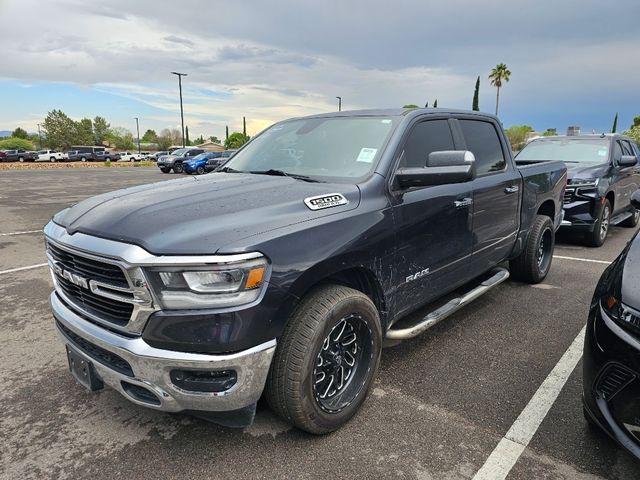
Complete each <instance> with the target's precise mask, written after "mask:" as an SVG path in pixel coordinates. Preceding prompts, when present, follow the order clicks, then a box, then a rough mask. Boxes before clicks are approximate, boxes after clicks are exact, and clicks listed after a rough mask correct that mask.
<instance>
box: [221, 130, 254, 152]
mask: <svg viewBox="0 0 640 480" xmlns="http://www.w3.org/2000/svg"><path fill="white" fill-rule="evenodd" d="M249 138H250V137H248V136H247V135H245V134H244V133H242V132H233V133H232V134H231V135H229V138H227V139H226V140H225V142H224V148H227V149H229V148H240V147H241V146H242V145H244V144H245V143H247V142H248V141H249Z"/></svg>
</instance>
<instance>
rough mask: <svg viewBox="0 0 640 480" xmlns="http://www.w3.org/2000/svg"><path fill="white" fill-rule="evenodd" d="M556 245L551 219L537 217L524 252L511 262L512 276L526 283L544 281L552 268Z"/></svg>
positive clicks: (542, 216)
mask: <svg viewBox="0 0 640 480" xmlns="http://www.w3.org/2000/svg"><path fill="white" fill-rule="evenodd" d="M555 243H556V236H555V231H554V229H553V222H552V221H551V218H549V217H547V216H546V215H536V216H535V217H534V219H533V224H532V225H531V230H529V235H528V236H527V241H526V243H525V245H524V248H523V250H522V252H521V253H520V255H519V256H518V257H516V258H514V259H513V260H511V261H510V262H509V271H510V273H511V276H512V277H513V278H514V279H516V280H519V281H521V282H526V283H540V282H541V281H543V280H544V279H545V277H546V276H547V274H548V273H549V269H550V268H551V261H552V259H553V249H554V248H555Z"/></svg>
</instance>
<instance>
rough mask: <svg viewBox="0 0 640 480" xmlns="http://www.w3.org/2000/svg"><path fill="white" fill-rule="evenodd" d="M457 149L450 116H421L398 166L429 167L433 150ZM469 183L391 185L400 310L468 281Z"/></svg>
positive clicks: (469, 235) (469, 253)
mask: <svg viewBox="0 0 640 480" xmlns="http://www.w3.org/2000/svg"><path fill="white" fill-rule="evenodd" d="M431 118H433V117H431ZM455 149H456V144H455V142H454V137H453V133H452V130H451V126H450V121H449V120H448V119H447V118H439V119H438V118H436V119H429V120H422V121H418V122H417V123H416V124H414V125H413V126H412V127H411V129H410V131H409V134H408V135H407V137H406V138H405V140H404V143H403V146H402V148H401V150H400V153H399V158H400V160H399V162H398V165H397V167H396V169H397V168H401V167H425V165H426V162H427V157H428V156H429V153H431V152H434V151H442V150H455ZM471 183H472V182H467V183H459V184H445V185H435V186H429V187H418V188H409V189H400V187H399V186H397V185H392V204H393V216H394V221H395V224H396V228H397V239H398V247H397V256H396V259H397V260H396V271H397V272H398V287H397V291H396V293H397V294H396V295H395V298H396V299H398V300H397V303H398V305H397V309H398V314H400V315H401V314H402V313H404V312H407V311H410V310H413V309H415V308H417V307H418V306H420V305H423V304H425V303H427V302H428V301H430V300H433V299H434V298H435V297H436V296H440V295H442V293H443V292H445V291H449V290H451V289H452V288H455V287H456V286H457V285H460V284H461V283H463V282H465V280H466V278H467V265H466V261H467V260H468V258H469V257H470V255H471V208H472V207H471V197H472V193H471Z"/></svg>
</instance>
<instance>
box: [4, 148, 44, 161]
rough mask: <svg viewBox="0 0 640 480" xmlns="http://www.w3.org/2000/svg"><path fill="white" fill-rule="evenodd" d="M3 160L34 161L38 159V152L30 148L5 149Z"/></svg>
mask: <svg viewBox="0 0 640 480" xmlns="http://www.w3.org/2000/svg"><path fill="white" fill-rule="evenodd" d="M4 153H5V156H4V157H2V161H3V162H33V161H35V160H37V159H38V152H31V151H28V150H5V151H4Z"/></svg>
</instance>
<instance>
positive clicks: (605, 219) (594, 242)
mask: <svg viewBox="0 0 640 480" xmlns="http://www.w3.org/2000/svg"><path fill="white" fill-rule="evenodd" d="M610 222H611V203H609V200H605V201H604V203H602V204H600V208H599V209H598V219H597V220H596V223H595V225H594V228H593V231H592V232H587V233H586V234H585V236H584V241H585V243H586V244H587V246H589V247H601V246H602V244H603V243H604V241H605V240H606V239H607V234H608V233H609V226H610Z"/></svg>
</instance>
